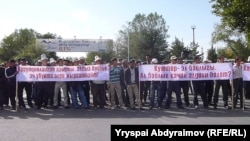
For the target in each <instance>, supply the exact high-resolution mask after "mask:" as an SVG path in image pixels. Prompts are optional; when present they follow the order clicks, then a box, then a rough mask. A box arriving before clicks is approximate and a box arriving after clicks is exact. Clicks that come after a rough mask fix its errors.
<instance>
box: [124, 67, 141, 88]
mask: <svg viewBox="0 0 250 141" xmlns="http://www.w3.org/2000/svg"><path fill="white" fill-rule="evenodd" d="M134 69H135V83H136V84H139V69H138V68H134ZM125 83H126V85H130V84H131V69H130V68H128V69H127V70H126V71H125Z"/></svg>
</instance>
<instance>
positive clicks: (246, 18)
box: [210, 0, 250, 44]
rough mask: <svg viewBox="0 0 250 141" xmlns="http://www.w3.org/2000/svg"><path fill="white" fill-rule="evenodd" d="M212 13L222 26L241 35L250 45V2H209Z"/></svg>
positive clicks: (214, 0)
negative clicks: (218, 17) (219, 19)
mask: <svg viewBox="0 0 250 141" xmlns="http://www.w3.org/2000/svg"><path fill="white" fill-rule="evenodd" d="M210 2H211V3H212V8H213V11H212V12H213V13H214V14H215V15H216V16H220V17H221V21H222V24H223V25H226V26H228V27H229V28H231V29H232V30H233V31H234V30H237V31H239V32H240V33H243V34H244V35H245V37H246V39H247V42H248V44H249V43H250V1H249V0H210Z"/></svg>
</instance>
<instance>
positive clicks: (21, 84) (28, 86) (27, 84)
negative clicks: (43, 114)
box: [18, 58, 33, 108]
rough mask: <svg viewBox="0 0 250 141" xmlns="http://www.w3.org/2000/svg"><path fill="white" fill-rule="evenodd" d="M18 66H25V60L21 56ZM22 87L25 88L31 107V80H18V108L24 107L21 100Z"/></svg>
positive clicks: (31, 106)
mask: <svg viewBox="0 0 250 141" xmlns="http://www.w3.org/2000/svg"><path fill="white" fill-rule="evenodd" d="M19 66H27V60H26V59H25V58H23V59H22V60H21V64H20V65H19ZM23 89H25V92H26V97H27V102H28V105H29V107H30V108H33V104H32V99H31V93H32V83H31V82H18V102H19V107H20V108H22V107H23V108H26V106H25V104H24V100H23Z"/></svg>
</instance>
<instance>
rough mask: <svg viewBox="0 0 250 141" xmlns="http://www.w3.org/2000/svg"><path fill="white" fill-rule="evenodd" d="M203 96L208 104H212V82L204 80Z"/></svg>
mask: <svg viewBox="0 0 250 141" xmlns="http://www.w3.org/2000/svg"><path fill="white" fill-rule="evenodd" d="M204 82H205V94H206V95H207V101H208V103H209V104H211V103H212V98H213V93H214V80H205V81H204Z"/></svg>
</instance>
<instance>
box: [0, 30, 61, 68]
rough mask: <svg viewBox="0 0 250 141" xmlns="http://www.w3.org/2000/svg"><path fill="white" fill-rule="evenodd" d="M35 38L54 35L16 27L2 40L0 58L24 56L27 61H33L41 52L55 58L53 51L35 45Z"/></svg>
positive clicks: (6, 59) (53, 36) (7, 58)
mask: <svg viewBox="0 0 250 141" xmlns="http://www.w3.org/2000/svg"><path fill="white" fill-rule="evenodd" d="M36 38H56V35H54V34H51V33H47V34H44V35H42V34H40V33H37V32H36V31H34V30H33V29H16V30H15V31H14V32H13V33H11V34H10V35H9V36H6V37H5V38H4V39H3V40H2V42H1V48H0V60H1V61H8V60H9V59H18V58H26V59H27V60H29V62H31V63H34V62H35V61H37V60H38V59H39V58H40V55H41V54H43V53H45V54H46V55H47V56H48V57H54V58H55V59H56V53H55V52H51V53H48V52H45V51H44V50H43V49H42V48H37V47H36Z"/></svg>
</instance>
